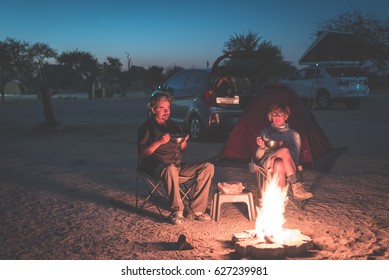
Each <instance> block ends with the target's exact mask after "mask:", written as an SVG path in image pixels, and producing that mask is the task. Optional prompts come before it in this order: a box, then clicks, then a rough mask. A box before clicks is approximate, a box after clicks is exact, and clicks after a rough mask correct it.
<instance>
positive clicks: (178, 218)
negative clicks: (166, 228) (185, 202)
mask: <svg viewBox="0 0 389 280" xmlns="http://www.w3.org/2000/svg"><path fill="white" fill-rule="evenodd" d="M183 219H184V215H183V213H182V211H176V212H174V213H173V214H172V215H171V217H170V222H171V223H172V224H173V225H180V224H182V221H183Z"/></svg>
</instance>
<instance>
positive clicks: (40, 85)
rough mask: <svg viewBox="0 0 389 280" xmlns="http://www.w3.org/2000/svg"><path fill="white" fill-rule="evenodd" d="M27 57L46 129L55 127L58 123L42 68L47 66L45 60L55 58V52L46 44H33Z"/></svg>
mask: <svg viewBox="0 0 389 280" xmlns="http://www.w3.org/2000/svg"><path fill="white" fill-rule="evenodd" d="M29 56H30V57H31V61H32V66H33V78H34V81H35V85H36V89H37V91H38V92H39V96H40V97H41V99H42V103H43V112H44V115H45V119H46V125H47V126H48V127H57V126H58V122H57V120H56V119H55V116H54V111H53V107H52V104H51V95H50V92H49V86H48V84H47V77H46V74H45V72H44V66H45V65H47V60H48V59H50V58H55V57H56V56H57V52H56V51H55V50H53V49H52V48H50V47H49V45H48V44H44V43H35V44H34V45H32V46H31V48H30V49H29Z"/></svg>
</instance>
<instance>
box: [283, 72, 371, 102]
mask: <svg viewBox="0 0 389 280" xmlns="http://www.w3.org/2000/svg"><path fill="white" fill-rule="evenodd" d="M280 82H281V83H283V84H286V85H288V86H289V87H291V88H292V89H293V90H294V91H295V92H296V93H297V95H298V96H300V98H301V99H302V100H303V101H305V102H306V104H308V105H311V104H314V103H316V105H317V106H318V107H319V108H320V109H330V108H331V106H332V104H333V103H335V102H341V103H344V105H346V107H347V108H349V109H356V108H358V107H359V105H360V103H361V100H362V99H363V98H366V97H367V96H368V95H369V83H368V79H367V77H366V76H365V74H364V72H363V70H362V69H361V68H360V67H358V66H354V65H316V66H310V67H307V68H304V69H302V70H300V71H297V72H296V73H295V74H293V75H292V76H290V77H289V78H288V79H287V80H282V81H280Z"/></svg>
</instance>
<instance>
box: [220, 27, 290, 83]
mask: <svg viewBox="0 0 389 280" xmlns="http://www.w3.org/2000/svg"><path fill="white" fill-rule="evenodd" d="M223 51H224V52H230V51H256V52H258V53H259V55H260V57H261V61H262V68H261V70H260V73H258V79H259V81H260V82H261V84H265V83H268V82H272V81H275V80H278V79H279V78H281V77H285V76H287V75H289V74H291V73H293V72H294V71H296V68H295V67H294V66H292V65H291V63H290V62H288V61H285V59H284V57H283V55H282V53H281V49H280V47H278V46H275V45H273V44H272V42H271V41H268V40H262V38H261V37H259V36H258V34H257V33H253V32H251V31H249V32H248V33H247V35H244V34H236V33H235V34H234V35H232V36H231V37H230V39H229V40H228V41H227V42H225V43H224V49H223Z"/></svg>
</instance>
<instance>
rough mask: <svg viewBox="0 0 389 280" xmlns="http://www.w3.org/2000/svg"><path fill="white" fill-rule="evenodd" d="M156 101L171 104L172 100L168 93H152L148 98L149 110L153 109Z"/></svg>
mask: <svg viewBox="0 0 389 280" xmlns="http://www.w3.org/2000/svg"><path fill="white" fill-rule="evenodd" d="M158 101H169V103H172V102H173V101H174V98H173V96H172V95H171V94H170V93H168V92H166V91H157V92H154V93H153V94H152V95H151V97H150V101H149V108H150V109H151V108H153V107H154V106H155V104H157V102H158Z"/></svg>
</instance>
